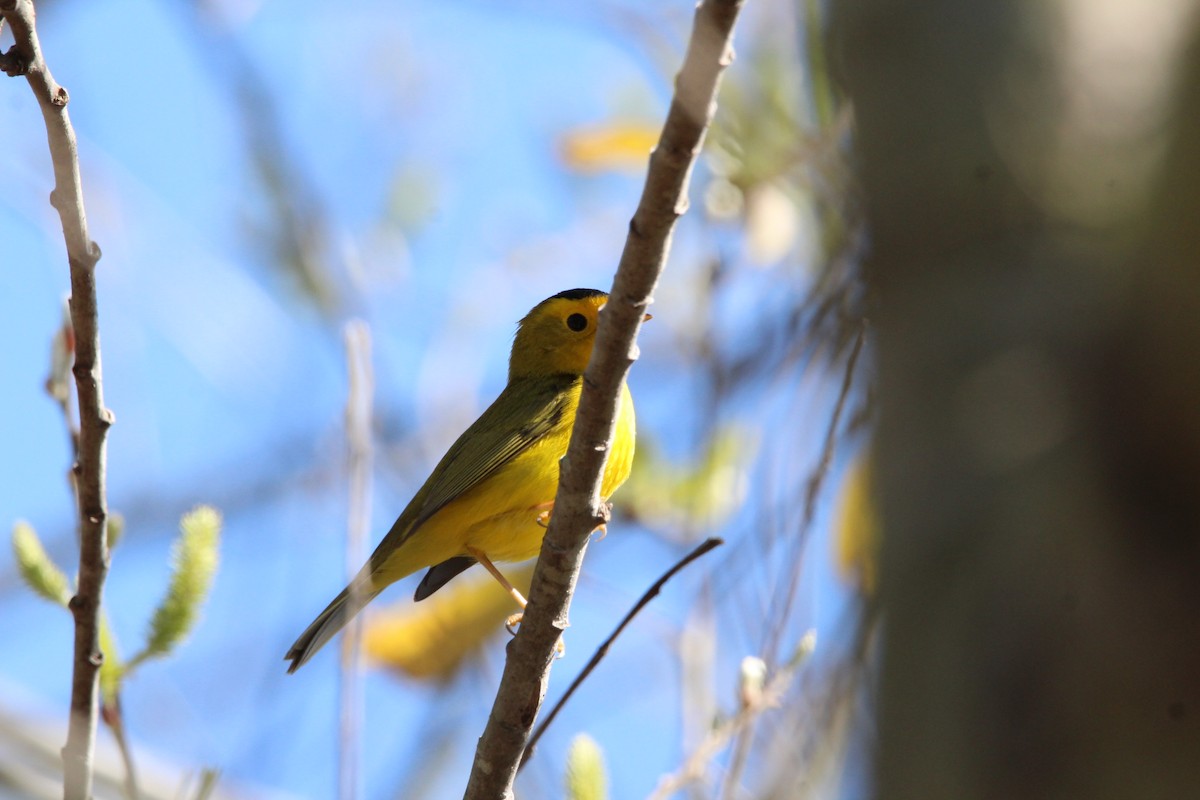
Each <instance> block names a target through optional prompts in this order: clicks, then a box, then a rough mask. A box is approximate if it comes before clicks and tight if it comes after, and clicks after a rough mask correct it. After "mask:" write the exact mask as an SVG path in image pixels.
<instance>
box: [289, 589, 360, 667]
mask: <svg viewBox="0 0 1200 800" xmlns="http://www.w3.org/2000/svg"><path fill="white" fill-rule="evenodd" d="M380 591H381V590H379V589H373V588H371V587H370V584H369V582H367V581H362V582H360V581H357V580H356V581H355V582H354V583H352V584H350V585H349V586H347V587H346V588H345V589H343V590H342V592H341V594H339V595H338V596H337V597H335V598H333V602H332V603H330V604H329V605H328V606H326V607H325V610H324V611H322V612H321V613H320V614H319V615H318V616H317V618H316V619H314V620H313V622H312V624H311V625H309V626H308V628H306V629H305V631H304V633H302V634H300V638H299V639H297V640H296V643H295V644H293V645H292V647H291V649H290V650H288V652H287V655H286V656H284V657H283V658H284V660H285V661H291V662H292V663H291V664H289V665H288V674H291V673H293V672H295V671H296V670H298V669H300V667H302V666H304V664H305V663H306V662H307V661H308V660H309V659H310V658H312V657H313V654H315V653H316V652H317V651H318V650H320V649H321V648H322V647H324V646H325V643H326V642H328V641H329V640H330V639H332V638H333V637H334V635H336V634H337V632H338V631H340V630H341V629H342V628H343V627H345V625H346V623H347V622H349V621H350V620H351V619H353V618H354V615H355V614H357V613H358V612H359V611H362V609H363V606H365V605H366V604H367V603H369V602H371V601H372V600H373V599H374V598H375V596H376V595H377V594H379V592H380Z"/></svg>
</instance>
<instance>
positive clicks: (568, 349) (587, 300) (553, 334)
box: [508, 289, 608, 381]
mask: <svg viewBox="0 0 1200 800" xmlns="http://www.w3.org/2000/svg"><path fill="white" fill-rule="evenodd" d="M606 302H608V295H607V294H605V293H604V292H601V291H598V290H596V289H569V290H567V291H565V292H559V293H558V294H556V295H554V296H553V297H550V298H547V299H545V300H543V301H542V302H540V303H538V304H537V305H536V306H534V307H533V310H532V311H530V312H529V313H528V314H526V315H525V318H524V319H522V320H521V322H520V324H519V325H518V326H517V336H516V339H514V340H513V348H512V356H511V357H510V358H509V361H508V379H509V380H510V381H511V380H513V379H515V378H524V377H529V376H535V375H582V374H583V371H584V369H586V368H587V365H588V360H589V359H590V358H591V357H592V343H593V342H595V340H596V320H597V318H598V317H599V314H600V309H601V308H602V307H603V306H604V304H605V303H606Z"/></svg>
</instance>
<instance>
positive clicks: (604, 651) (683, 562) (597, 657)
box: [517, 537, 725, 772]
mask: <svg viewBox="0 0 1200 800" xmlns="http://www.w3.org/2000/svg"><path fill="white" fill-rule="evenodd" d="M723 544H725V540H724V539H718V538H716V537H710V538H708V539H705V540H704V541H703V542H701V543H700V545H699V546H697V547H696V549H694V550H692V552H690V553H688V554H687V555H686V556H684V557H683V558H681V559H680V560H679V561H678V562H676V563H675V565H674V566H673V567H671V568H670V569H669V570H667V571H666V572H664V573H663V574H662V577H660V578H659V579H658V580H656V581H655V582H654V583H653V584H652V585H651V586H650V588H649V589H647V590H646V591H645V593H644V594H643V595H642V596H641V598H639V599H638V601H637V602H636V603H634V604H633V608H631V609H629V612H628V613H627V614H626V615H625V617H624V619H622V620H621V622H620V624H618V625H617V627H616V628H615V629H613V632H612V633H610V634H609V635H608V638H607V639H605V640H604V641H603V642H602V643H601V644H600V646H599V647H598V648H596V652H595V653H593V654H592V657H591V658H590V659H589V660H588V663H587V664H586V665H584V667H583V669H582V670H581V671H580V673H579V674H578V675H577V676H576V677H575V680H573V681H571V685H570V686H568V687H567V691H566V692H565V693H564V694H563V696H562V697H561V698H559V701H558V702H557V703H555V704H554V708H552V709H550V713H549V714H547V715H546V718H545V719H544V720H542V724H540V725H538V728H537V730H536V731H534V732H533V735H532V736H530V737H529V744H527V745H526V746H525V753H524V755H522V756H521V762H520V763H519V764H518V765H517V771H518V772H520V771H521V768H522V767H524V766H525V763H526V762H527V761H529V759H530V757H532V756H533V748H535V747H536V746H537V743H538V741H539V740H541V738H542V734H544V733H545V732H546V728H548V727H550V723H551V722H554V718H555V717H557V716H558V712H559V711H562V708H563V706H565V705H566V704H567V701H568V700H570V699H571V695H573V694H575V690H576V689H578V688H579V687H580V685H581V684H582V683H583V682H584V681H585V680H587V677H588V676H589V675H591V674H592V670H594V669H595V668H596V665H597V664H599V663H600V662H601V660H603V658H604V657H605V656H606V655H608V650H609V648H610V647H612V644H613V642H615V641H616V640H617V637H618V636H620V635H621V633H622V632H623V631H624V630H625V628H626V627H627V626H628V625H629V623H630V622H632V621H633V618H634V617H636V616H637V615H638V612H640V611H641V610H642V609H643V608H645V607H646V605H647V604H648V603H649V602H650V601H651V600H653V599H654V598H655V597H658V593H659V592H661V591H662V588H663V586H665V585H666V583H667V581H669V580H671V578H674V577H675V574H676V573H678V572H679V571H680V570H681V569H683V568H684V567H686V566H687V565H688V564H690V563H692V562H693V561H695V560H696V559H697V558H699V557H700V556H702V555H704V554H705V553H707V552H708V551H710V550H715V549H716V548H718V547H720V546H721V545H723Z"/></svg>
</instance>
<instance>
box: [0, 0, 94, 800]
mask: <svg viewBox="0 0 1200 800" xmlns="http://www.w3.org/2000/svg"><path fill="white" fill-rule="evenodd" d="M0 14H3V16H4V19H5V20H7V21H8V24H9V25H10V26H11V28H12V33H13V39H14V42H15V44H14V45H13V47H12V48H11V49H9V51H8V52H6V53H4V54H3V56H2V57H0V66H2V67H3V69H4V71H5V72H6V73H8V75H10V76H15V75H24V76H25V78H26V79H27V80H28V81H29V86H30V88H31V89H33V94H34V96H35V97H36V98H37V101H38V105H39V106H40V107H41V109H42V117H43V119H44V121H45V124H46V136H47V139H48V141H49V145H50V159H51V162H52V164H53V166H54V190H53V191H52V192H51V193H50V203H51V205H53V206H54V208H55V209H56V210H57V211H58V215H59V218H60V220H61V221H62V229H63V238H64V239H65V240H66V245H67V260H68V262H69V264H70V269H71V301H70V303H71V322H72V325H73V326H74V329H75V366H74V368H73V372H74V374H75V388H76V392H77V394H78V397H79V453H78V458H77V460H76V462H75V467H74V469H75V473H76V478H77V480H76V486H77V487H78V503H79V509H78V511H79V585H78V590H77V591H76V594H75V596H74V597H73V598H71V612H72V613H73V614H74V617H75V668H74V675H73V678H72V681H71V717H70V726H69V728H68V732H67V744H66V746H65V747H64V748H63V770H64V780H63V794H64V797H66V798H67V800H76V799H77V800H87V798H90V797H91V795H92V756H93V751H94V749H95V742H96V717H97V709H98V701H97V698H98V695H99V691H98V677H99V673H100V662H101V660H102V659H103V657H104V656H103V654H102V653H101V650H100V636H99V634H100V603H101V595H102V592H103V587H104V578H105V576H106V575H107V573H108V547H107V542H106V539H107V526H108V505H107V501H106V499H105V492H104V459H105V452H104V440H105V437H106V435H107V433H108V428H109V426H110V425H112V422H113V416H112V412H111V411H109V410H108V409H107V408H105V407H104V395H103V392H102V389H101V386H102V385H101V371H100V332H99V326H98V321H97V307H96V262H97V261H99V259H100V248H99V247H97V246H96V243H95V242H93V241H92V240H91V238H90V237H89V236H88V229H87V217H86V215H85V213H84V208H83V187H82V184H81V182H80V179H79V158H78V153H77V150H76V146H75V131H74V129H73V128H72V127H71V119H70V116H69V115H68V114H67V100H68V95H67V90H66V89H64V88H63V87H62V86H59V85H58V83H57V82H56V81H55V80H54V77H53V76H52V75H51V74H50V70H49V68H48V67H47V66H46V62H45V60H44V59H43V57H42V50H41V45H40V43H39V42H38V37H37V31H36V29H35V27H34V17H35V14H34V8H33V3H32V2H31V0H3V1H2V2H0Z"/></svg>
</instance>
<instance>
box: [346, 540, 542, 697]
mask: <svg viewBox="0 0 1200 800" xmlns="http://www.w3.org/2000/svg"><path fill="white" fill-rule="evenodd" d="M533 565H534V562H532V561H530V562H527V563H525V564H522V565H520V566H518V567H516V568H511V567H510V568H507V569H505V568H503V567H502V569H503V571H504V574H505V576H506V577H507V578H508V579H509V580H510V581H512V584H513V585H514V586H516V587H517V588H518V589H520V590H521V591H522V592H528V589H529V582H530V580H531V579H532V578H533ZM519 610H520V609H518V608H517V606H516V604H515V603H513V601H512V598H511V597H509V596H508V593H507V592H505V591H504V589H502V588H501V587H500V584H498V583H497V582H496V581H495V580H494V579H493V578H492V577H491V576H490V575H488V574H487V573H486V572H484V571H483V570H482V569H472V571H471V574H469V575H465V576H463V577H461V578H458V579H456V580H455V581H453V582H451V583H449V584H447V585H446V587H445V588H443V589H441V590H440V591H438V592H437V593H436V594H434V595H433V596H432V597H430V598H429V599H427V600H423V601H422V602H420V603H416V604H414V603H412V602H411V601H408V600H404V601H401V602H400V603H397V604H395V605H393V606H390V607H388V608H386V609H384V610H382V611H380V612H378V613H376V614H374V615H372V616H370V617H368V619H367V623H366V626H365V628H364V630H363V648H364V650H365V651H366V654H367V657H368V658H370V659H371V660H372V661H375V662H377V663H379V664H381V665H383V666H386V667H389V668H391V669H394V670H396V671H398V672H401V673H403V674H405V675H408V676H409V677H411V678H416V679H418V680H434V681H443V680H447V679H449V678H450V677H451V676H452V675H454V673H455V672H456V671H457V670H458V669H459V667H461V666H462V665H463V664H464V663H465V662H466V661H467V659H469V658H471V657H473V656H474V655H476V654H477V653H478V652H479V650H480V648H481V647H482V646H483V644H484V642H485V641H487V640H488V639H489V638H491V637H492V636H494V635H495V634H496V633H497V632H499V631H502V630H503V628H504V620H505V619H507V618H508V617H509V616H510V615H512V614H515V613H516V612H517V611H519Z"/></svg>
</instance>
